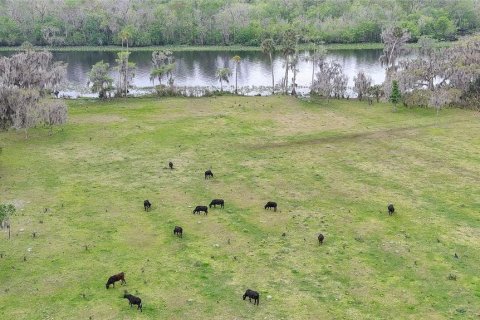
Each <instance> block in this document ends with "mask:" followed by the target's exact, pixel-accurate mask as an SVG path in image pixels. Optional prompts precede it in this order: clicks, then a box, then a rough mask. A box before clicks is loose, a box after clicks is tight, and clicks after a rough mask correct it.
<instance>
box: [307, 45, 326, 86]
mask: <svg viewBox="0 0 480 320" xmlns="http://www.w3.org/2000/svg"><path fill="white" fill-rule="evenodd" d="M326 57H327V49H326V48H325V46H323V45H317V44H316V43H313V50H312V53H311V54H310V56H309V57H307V61H311V62H312V82H311V84H310V91H312V90H313V84H314V82H315V71H316V69H317V68H316V66H317V65H322V64H323V63H324V62H325V59H326Z"/></svg>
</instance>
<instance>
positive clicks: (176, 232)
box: [173, 226, 183, 238]
mask: <svg viewBox="0 0 480 320" xmlns="http://www.w3.org/2000/svg"><path fill="white" fill-rule="evenodd" d="M173 234H174V235H177V236H180V238H182V237H183V235H182V234H183V229H182V227H178V226H175V229H173Z"/></svg>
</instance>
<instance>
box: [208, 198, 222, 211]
mask: <svg viewBox="0 0 480 320" xmlns="http://www.w3.org/2000/svg"><path fill="white" fill-rule="evenodd" d="M217 205H219V206H220V208H222V209H223V206H224V205H225V201H223V199H213V200H212V202H210V205H209V207H210V208H211V207H212V206H213V207H214V208H216V207H217Z"/></svg>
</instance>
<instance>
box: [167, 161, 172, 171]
mask: <svg viewBox="0 0 480 320" xmlns="http://www.w3.org/2000/svg"><path fill="white" fill-rule="evenodd" d="M168 166H169V167H170V170H173V163H172V161H170V162H169V163H168Z"/></svg>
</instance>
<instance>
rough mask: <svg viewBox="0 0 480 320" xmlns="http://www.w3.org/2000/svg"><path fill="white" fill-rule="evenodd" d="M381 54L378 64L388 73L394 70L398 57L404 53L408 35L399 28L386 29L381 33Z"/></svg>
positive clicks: (408, 38)
mask: <svg viewBox="0 0 480 320" xmlns="http://www.w3.org/2000/svg"><path fill="white" fill-rule="evenodd" d="M381 36H382V42H383V54H382V55H381V56H380V62H381V63H382V65H383V66H384V67H385V69H386V70H387V72H388V71H390V70H395V68H396V62H397V59H398V57H400V55H401V54H402V53H403V52H404V51H405V46H406V44H407V42H408V40H410V33H409V32H408V31H407V30H404V29H402V28H400V27H387V28H385V29H384V30H383V31H382V35H381Z"/></svg>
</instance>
